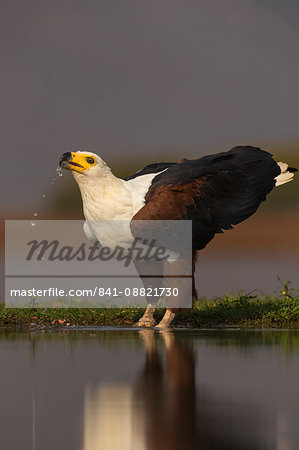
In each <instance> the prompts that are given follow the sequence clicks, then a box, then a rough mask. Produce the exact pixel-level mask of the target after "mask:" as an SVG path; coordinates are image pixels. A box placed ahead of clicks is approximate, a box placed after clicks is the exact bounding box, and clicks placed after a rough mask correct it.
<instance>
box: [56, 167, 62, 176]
mask: <svg viewBox="0 0 299 450" xmlns="http://www.w3.org/2000/svg"><path fill="white" fill-rule="evenodd" d="M56 172H57V175H58V176H59V177H62V175H63V173H62V169H61V167H60V166H58V167H57V169H56Z"/></svg>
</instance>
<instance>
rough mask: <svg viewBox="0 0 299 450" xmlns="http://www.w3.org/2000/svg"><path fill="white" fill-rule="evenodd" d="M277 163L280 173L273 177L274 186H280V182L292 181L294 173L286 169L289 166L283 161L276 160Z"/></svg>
mask: <svg viewBox="0 0 299 450" xmlns="http://www.w3.org/2000/svg"><path fill="white" fill-rule="evenodd" d="M277 164H278V165H279V167H280V170H281V174H280V175H278V176H277V177H275V180H276V183H275V186H281V185H282V184H285V183H288V182H289V181H292V179H293V178H294V174H293V173H292V172H289V171H288V167H289V166H288V165H287V164H286V163H283V162H278V163H277Z"/></svg>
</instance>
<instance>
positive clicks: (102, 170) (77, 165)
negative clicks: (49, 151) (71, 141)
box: [59, 151, 111, 182]
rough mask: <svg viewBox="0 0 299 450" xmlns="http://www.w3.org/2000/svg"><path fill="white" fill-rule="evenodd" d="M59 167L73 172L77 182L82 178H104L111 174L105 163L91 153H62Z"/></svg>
mask: <svg viewBox="0 0 299 450" xmlns="http://www.w3.org/2000/svg"><path fill="white" fill-rule="evenodd" d="M59 166H60V167H61V168H62V169H66V170H70V171H71V172H73V175H74V177H75V178H76V180H77V181H78V182H79V181H80V179H81V180H82V181H83V178H85V177H88V178H89V179H91V178H99V177H101V178H104V177H105V176H107V174H108V173H111V171H110V168H109V167H108V166H107V164H106V163H105V161H103V160H102V158H100V157H99V155H96V154H95V153H91V152H84V151H83V152H81V151H77V152H66V153H63V155H62V156H61V158H60V160H59Z"/></svg>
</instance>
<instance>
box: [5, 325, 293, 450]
mask: <svg viewBox="0 0 299 450" xmlns="http://www.w3.org/2000/svg"><path fill="white" fill-rule="evenodd" d="M298 375H299V332H298V331H237V330H232V331H229V330H227V331H221V330H219V331H212V330H206V331H204V330H176V331H172V332H155V331H152V330H143V331H140V330H124V329H122V330H121V329H109V328H101V329H92V328H91V329H85V330H80V331H78V330H76V331H59V332H56V331H55V332H52V333H36V334H22V333H17V332H9V333H8V332H2V333H1V332H0V376H1V383H0V399H1V403H0V448H1V449H3V450H53V449H55V450H60V449H61V450H98V449H99V450H133V449H134V450H135V449H136V450H160V449H161V450H162V449H163V450H168V449H169V450H172V449H180V450H181V449H186V450H189V449H190V450H191V449H203V450H210V449H211V450H213V449H215V450H216V449H217V450H218V449H221V450H225V449H230V450H234V449H238V450H240V449H242V450H247V449H263V450H266V449H271V450H272V449H278V450H293V449H294V450H295V449H298V448H299V427H298V423H299V421H298V419H299V393H298V379H299V377H298Z"/></svg>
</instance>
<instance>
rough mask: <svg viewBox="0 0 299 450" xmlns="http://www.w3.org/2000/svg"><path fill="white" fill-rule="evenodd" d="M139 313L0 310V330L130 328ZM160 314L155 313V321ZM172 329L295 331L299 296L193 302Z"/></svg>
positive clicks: (298, 321) (298, 325) (285, 293)
mask: <svg viewBox="0 0 299 450" xmlns="http://www.w3.org/2000/svg"><path fill="white" fill-rule="evenodd" d="M143 312H144V310H143V309H138V308H130V309H109V308H101V309H96V308H95V309H76V308H65V309H63V308H55V309H53V308H51V309H44V308H42V309H41V308H26V309H16V308H5V307H4V305H2V306H1V307H0V327H17V328H27V327H31V326H32V324H36V325H43V326H46V327H48V326H49V327H65V326H74V325H76V326H79V325H81V326H82V325H85V326H87V325H94V326H118V327H131V326H133V325H134V323H136V322H137V320H138V319H139V318H140V317H141V315H142V314H143ZM163 314H164V310H163V309H157V310H156V312H155V317H156V319H157V321H159V320H160V319H161V318H162V316H163ZM174 326H184V327H196V328H197V327H201V328H203V327H249V328H269V327H270V328H271V327H274V328H275V327H276V328H299V292H298V291H297V292H294V290H292V289H290V288H289V283H288V282H286V283H284V285H283V289H282V290H281V294H280V295H279V296H266V297H262V298H259V297H257V296H255V295H251V294H247V295H239V296H233V295H226V296H225V297H223V298H221V299H220V298H214V299H212V300H209V301H208V300H206V299H202V300H197V301H196V302H195V305H194V307H193V309H192V310H185V311H182V312H180V313H179V314H177V316H176V318H175V321H174Z"/></svg>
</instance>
